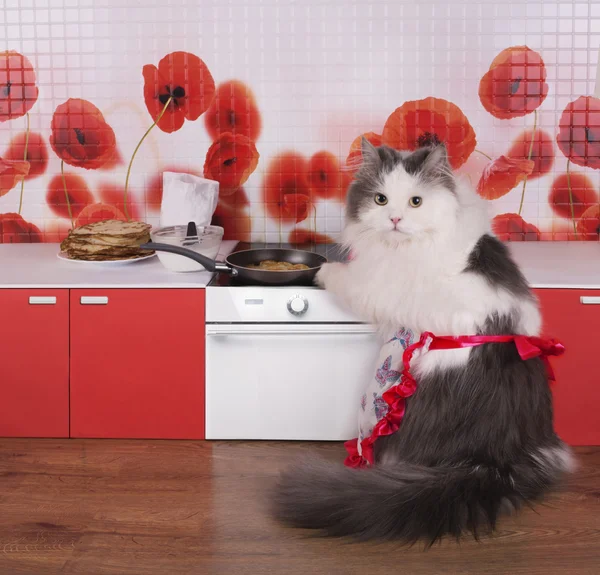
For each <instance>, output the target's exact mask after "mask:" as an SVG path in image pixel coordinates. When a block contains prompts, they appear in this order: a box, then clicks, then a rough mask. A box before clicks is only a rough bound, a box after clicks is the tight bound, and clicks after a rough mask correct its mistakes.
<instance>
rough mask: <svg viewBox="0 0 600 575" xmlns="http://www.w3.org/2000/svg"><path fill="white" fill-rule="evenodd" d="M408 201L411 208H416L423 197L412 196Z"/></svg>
mask: <svg viewBox="0 0 600 575" xmlns="http://www.w3.org/2000/svg"><path fill="white" fill-rule="evenodd" d="M408 203H409V204H410V205H411V207H412V208H418V207H419V206H420V205H421V204H422V203H423V198H421V197H419V196H413V197H412V198H411V199H410V200H408Z"/></svg>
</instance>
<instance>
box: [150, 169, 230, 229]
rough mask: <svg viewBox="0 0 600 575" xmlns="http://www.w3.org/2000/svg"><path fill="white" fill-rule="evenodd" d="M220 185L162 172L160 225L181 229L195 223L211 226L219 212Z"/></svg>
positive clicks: (174, 173) (189, 176) (210, 181)
mask: <svg viewBox="0 0 600 575" xmlns="http://www.w3.org/2000/svg"><path fill="white" fill-rule="evenodd" d="M218 201H219V182H215V181H213V180H207V179H205V178H201V177H199V176H193V175H191V174H180V173H176V172H163V196H162V203H161V205H160V225H161V226H162V227H164V226H178V225H187V224H188V222H194V223H195V224H196V225H197V226H208V225H209V224H210V222H211V220H212V216H213V214H214V213H215V210H216V209H217V202H218Z"/></svg>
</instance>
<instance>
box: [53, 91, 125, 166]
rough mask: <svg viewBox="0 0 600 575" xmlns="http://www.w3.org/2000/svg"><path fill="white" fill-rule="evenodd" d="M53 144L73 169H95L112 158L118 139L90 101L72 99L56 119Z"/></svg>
mask: <svg viewBox="0 0 600 575" xmlns="http://www.w3.org/2000/svg"><path fill="white" fill-rule="evenodd" d="M51 128H52V134H51V135H50V145H51V146H52V149H53V150H54V152H55V153H56V155H57V156H58V157H59V158H60V159H61V160H63V161H64V162H66V163H67V164H70V165H71V166H76V167H78V168H86V169H88V170H95V169H97V168H100V167H102V166H104V165H105V164H106V163H107V162H108V161H109V160H111V159H112V157H113V155H114V153H115V148H116V140H115V133H114V132H113V129H112V128H111V127H110V126H109V125H108V124H107V123H106V121H105V120H104V116H103V115H102V112H100V110H98V108H96V106H94V104H92V103H91V102H88V101H87V100H79V99H73V98H71V99H69V100H67V101H66V102H65V103H64V104H61V105H60V106H58V108H56V111H55V112H54V116H52V124H51Z"/></svg>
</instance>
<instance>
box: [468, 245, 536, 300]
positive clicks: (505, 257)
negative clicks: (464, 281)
mask: <svg viewBox="0 0 600 575" xmlns="http://www.w3.org/2000/svg"><path fill="white" fill-rule="evenodd" d="M465 271H467V272H471V273H475V274H479V275H482V276H483V277H484V278H485V279H486V281H487V282H488V283H489V284H490V285H493V286H495V287H500V288H504V289H505V290H507V291H509V292H511V293H513V294H515V295H518V296H525V297H530V296H531V292H530V291H529V286H528V284H527V280H526V279H525V276H523V274H522V273H521V270H520V269H519V267H518V266H517V264H515V262H514V261H513V259H512V258H511V257H510V254H509V251H508V248H507V247H506V246H505V245H504V244H503V243H502V242H501V241H500V240H498V239H497V238H495V237H493V236H490V235H488V234H486V235H484V236H481V238H480V239H479V241H478V242H477V245H476V246H475V248H474V249H473V251H472V252H471V255H470V256H469V261H468V265H467V268H466V270H465Z"/></svg>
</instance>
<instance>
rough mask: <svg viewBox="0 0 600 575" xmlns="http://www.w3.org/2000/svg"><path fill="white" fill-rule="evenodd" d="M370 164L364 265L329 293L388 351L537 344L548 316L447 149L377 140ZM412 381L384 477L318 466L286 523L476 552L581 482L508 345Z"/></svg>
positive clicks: (457, 358)
mask: <svg viewBox="0 0 600 575" xmlns="http://www.w3.org/2000/svg"><path fill="white" fill-rule="evenodd" d="M362 156H363V162H362V166H361V168H360V170H359V171H358V173H357V175H356V177H355V180H354V182H353V183H352V185H351V187H350V190H349V193H348V200H347V222H346V227H345V231H344V243H345V244H346V245H347V246H348V247H349V248H351V249H352V250H353V252H354V254H355V258H354V259H353V260H352V261H350V262H349V263H329V264H325V265H324V266H323V268H322V269H321V271H320V272H319V274H318V277H317V280H318V282H319V283H320V284H321V285H322V286H324V287H325V288H326V289H327V290H329V291H331V292H332V293H333V294H335V295H336V296H337V297H338V298H339V299H340V300H342V301H343V302H345V303H346V305H347V306H349V307H350V308H351V309H352V310H353V311H354V312H355V313H356V314H357V315H358V316H359V317H360V318H362V319H363V320H364V321H366V322H369V323H373V324H375V325H377V326H378V328H379V330H380V332H381V333H382V335H385V334H389V333H394V331H395V330H396V329H398V327H399V326H402V327H406V328H409V329H411V330H413V331H414V332H415V333H421V332H424V331H429V332H433V333H434V334H436V335H472V334H489V335H505V334H522V335H531V336H536V335H538V334H539V330H540V323H541V319H540V313H539V309H538V304H537V301H536V299H535V297H534V296H533V294H532V293H531V291H530V289H529V287H528V285H527V282H526V280H525V278H524V277H523V275H522V273H521V271H520V270H519V268H518V267H517V265H516V264H515V263H514V262H513V260H512V259H511V257H510V254H509V252H508V250H507V248H506V247H505V246H504V245H503V244H502V243H501V242H500V241H499V240H498V239H497V238H496V237H494V235H493V234H492V232H491V227H490V221H489V217H488V214H487V209H486V204H485V202H484V201H483V200H481V199H480V198H479V197H478V196H477V194H476V193H475V192H474V191H473V190H472V188H471V187H470V186H467V185H465V184H463V183H461V182H460V181H459V180H458V179H457V178H456V177H455V175H454V174H453V173H452V170H451V168H450V166H449V164H448V159H447V153H446V149H445V147H444V146H441V145H440V146H437V147H433V148H422V149H419V150H417V151H415V152H412V153H411V152H398V151H395V150H393V149H391V148H388V147H386V146H382V147H379V148H374V147H373V146H372V145H371V144H370V143H369V142H367V141H366V140H363V143H362ZM411 372H412V373H413V374H414V375H415V377H416V380H417V383H418V388H417V391H416V393H415V394H414V395H413V396H412V397H410V398H409V399H408V400H407V409H406V415H405V417H404V419H403V421H402V424H401V426H400V429H399V430H398V431H397V432H396V433H395V434H393V435H390V436H387V437H381V438H379V439H378V440H377V442H376V443H375V461H376V465H375V466H373V468H371V469H367V470H356V469H351V468H346V467H343V466H342V465H341V464H340V465H335V464H331V463H327V462H324V461H318V460H312V461H306V462H302V463H299V464H298V465H296V466H294V467H293V468H292V469H289V470H287V471H285V472H284V473H283V474H282V476H281V478H280V480H279V483H278V485H277V488H276V490H275V493H274V497H273V501H274V512H275V515H276V516H277V517H278V518H279V519H280V520H282V521H283V522H285V523H287V524H290V525H293V526H297V527H303V528H309V529H320V530H322V532H323V533H325V534H328V535H355V536H358V537H360V538H364V539H373V538H396V539H401V540H405V541H409V542H414V541H417V540H421V539H423V540H425V541H427V542H429V543H432V542H434V541H436V540H437V539H439V538H441V537H443V536H444V535H450V536H454V537H459V536H460V535H461V534H463V533H464V532H468V531H471V532H473V533H474V534H475V536H477V535H478V534H483V533H489V532H491V531H492V530H493V529H494V527H495V524H496V520H497V518H498V516H499V515H500V513H501V512H502V511H503V510H510V509H511V508H518V507H519V506H520V505H521V504H523V503H524V502H529V501H535V500H537V499H539V498H540V497H542V496H543V495H544V494H545V493H546V492H547V491H549V490H550V489H552V488H554V487H555V486H556V485H557V484H558V483H559V481H560V480H561V478H562V477H563V475H564V474H565V473H566V472H568V471H570V470H571V469H572V467H573V460H572V456H571V453H570V450H569V449H568V447H567V446H566V445H565V444H564V443H563V442H562V441H561V440H560V439H559V438H558V437H557V435H556V434H555V432H554V429H553V424H552V396H551V392H550V388H549V384H548V377H547V373H546V369H545V366H544V364H543V362H542V360H541V359H539V358H534V359H530V360H527V361H524V360H522V359H521V358H520V357H519V355H518V353H517V350H516V348H515V345H514V343H493V344H485V345H481V346H479V347H475V348H470V349H459V350H436V351H434V352H430V353H426V354H423V355H422V356H421V357H419V358H417V359H416V360H415V361H414V362H413V364H412V367H411Z"/></svg>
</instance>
